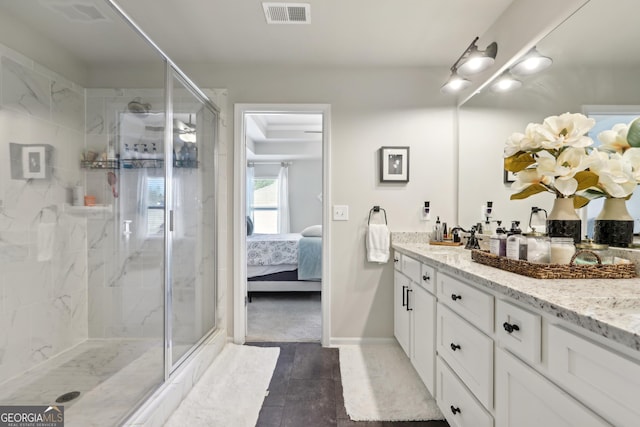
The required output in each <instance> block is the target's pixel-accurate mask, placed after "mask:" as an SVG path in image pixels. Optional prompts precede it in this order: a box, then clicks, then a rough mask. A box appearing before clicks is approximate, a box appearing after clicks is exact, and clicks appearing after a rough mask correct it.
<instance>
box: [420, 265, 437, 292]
mask: <svg viewBox="0 0 640 427" xmlns="http://www.w3.org/2000/svg"><path fill="white" fill-rule="evenodd" d="M418 283H420V286H422V287H423V288H425V289H426V290H428V291H429V292H431V293H432V294H433V295H435V294H436V269H435V268H433V267H430V266H428V265H425V264H420V281H419V282H418Z"/></svg>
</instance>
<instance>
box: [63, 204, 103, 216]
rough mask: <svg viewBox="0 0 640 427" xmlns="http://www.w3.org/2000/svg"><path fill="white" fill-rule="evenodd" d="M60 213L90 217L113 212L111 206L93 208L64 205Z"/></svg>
mask: <svg viewBox="0 0 640 427" xmlns="http://www.w3.org/2000/svg"><path fill="white" fill-rule="evenodd" d="M62 211H63V212H65V213H68V214H71V215H79V216H82V215H92V214H98V213H111V212H113V205H95V206H74V205H70V204H68V203H65V204H64V206H63V208H62Z"/></svg>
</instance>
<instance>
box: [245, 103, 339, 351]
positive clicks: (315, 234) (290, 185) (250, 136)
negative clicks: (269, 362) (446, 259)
mask: <svg viewBox="0 0 640 427" xmlns="http://www.w3.org/2000/svg"><path fill="white" fill-rule="evenodd" d="M235 122H236V123H235V153H234V154H235V164H234V166H235V178H234V184H235V185H234V188H236V189H237V190H236V191H234V194H235V201H234V204H235V206H234V219H235V223H234V224H235V225H234V234H235V236H234V237H235V239H234V241H235V242H236V245H235V249H234V255H235V257H234V270H235V271H234V341H235V342H236V343H243V342H245V341H247V340H249V341H274V342H283V341H291V342H309V341H320V342H321V343H322V344H323V345H328V344H329V330H330V329H329V312H330V311H329V307H328V305H329V301H330V298H329V289H330V287H329V286H328V282H329V280H328V278H329V277H330V275H329V273H328V272H329V257H328V256H327V254H328V250H327V249H328V247H329V244H328V239H329V229H328V226H329V223H328V220H327V219H328V218H329V215H328V206H326V203H325V201H326V200H330V199H329V197H328V192H329V176H330V174H329V173H328V171H329V164H328V163H329V162H328V160H329V156H328V153H329V132H328V131H329V106H328V105H273V104H268V105H266V104H257V105H247V104H238V105H236V107H235Z"/></svg>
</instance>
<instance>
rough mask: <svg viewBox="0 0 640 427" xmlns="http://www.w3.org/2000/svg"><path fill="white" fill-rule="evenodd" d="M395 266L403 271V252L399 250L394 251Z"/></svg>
mask: <svg viewBox="0 0 640 427" xmlns="http://www.w3.org/2000/svg"><path fill="white" fill-rule="evenodd" d="M393 266H394V268H395V269H396V270H398V271H402V254H401V253H400V252H398V251H393Z"/></svg>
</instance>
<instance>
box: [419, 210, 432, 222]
mask: <svg viewBox="0 0 640 427" xmlns="http://www.w3.org/2000/svg"><path fill="white" fill-rule="evenodd" d="M420 213H421V219H422V220H423V221H431V212H426V209H425V208H421V209H420Z"/></svg>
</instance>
